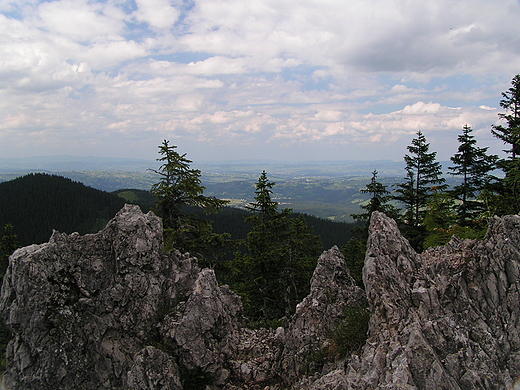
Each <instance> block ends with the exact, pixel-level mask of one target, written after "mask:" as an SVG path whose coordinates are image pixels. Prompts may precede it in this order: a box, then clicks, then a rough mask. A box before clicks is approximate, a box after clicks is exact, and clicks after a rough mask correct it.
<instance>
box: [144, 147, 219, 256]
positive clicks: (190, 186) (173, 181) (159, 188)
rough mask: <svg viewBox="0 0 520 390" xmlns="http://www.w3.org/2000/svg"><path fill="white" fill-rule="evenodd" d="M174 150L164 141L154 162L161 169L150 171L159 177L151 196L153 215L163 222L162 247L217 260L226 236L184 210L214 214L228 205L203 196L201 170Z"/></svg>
mask: <svg viewBox="0 0 520 390" xmlns="http://www.w3.org/2000/svg"><path fill="white" fill-rule="evenodd" d="M176 149H177V146H175V145H170V144H169V142H168V141H167V140H164V141H163V143H162V145H160V146H159V154H161V155H162V157H160V158H158V159H157V161H160V162H162V165H161V167H160V168H159V170H155V169H152V171H153V172H155V173H157V174H158V175H159V176H160V180H159V182H158V183H156V184H154V185H153V187H152V190H151V192H152V194H153V195H155V197H156V199H157V206H156V211H157V213H158V214H159V215H160V216H161V217H162V219H163V224H164V232H165V234H164V235H165V246H166V249H167V250H168V249H178V250H180V251H181V252H190V253H192V254H193V255H196V256H199V257H202V258H204V259H205V260H206V261H209V260H210V259H211V258H214V257H216V256H218V254H219V253H220V252H221V249H222V246H223V245H225V244H226V243H227V241H228V240H229V236H228V235H218V234H216V233H213V229H212V226H211V221H209V220H206V219H200V218H197V217H196V216H194V215H190V214H186V212H185V209H186V206H196V207H200V208H203V209H204V210H205V211H206V212H216V211H218V210H219V209H220V208H222V207H223V206H224V205H225V204H227V203H228V201H225V200H220V199H217V198H215V197H213V196H210V197H208V196H205V195H204V190H205V189H206V188H205V187H204V186H203V185H202V181H201V179H200V177H201V172H200V170H198V169H193V168H191V167H190V164H191V163H192V161H191V160H188V159H187V158H186V154H182V155H181V154H179V153H178V152H177V151H176Z"/></svg>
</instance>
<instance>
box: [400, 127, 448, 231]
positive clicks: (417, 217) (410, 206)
mask: <svg viewBox="0 0 520 390" xmlns="http://www.w3.org/2000/svg"><path fill="white" fill-rule="evenodd" d="M407 149H408V151H409V152H410V154H406V155H405V156H404V161H405V163H406V167H405V170H406V181H405V182H403V183H400V184H397V187H398V189H397V190H396V193H397V194H398V195H396V196H394V199H396V200H398V201H400V202H402V203H403V204H404V205H405V207H406V210H405V215H404V217H405V223H407V224H408V225H410V226H413V227H416V226H419V225H420V224H421V223H422V220H423V218H424V214H425V207H426V205H427V203H428V199H429V197H430V196H431V195H432V194H433V193H434V192H436V191H440V190H443V189H445V188H446V186H445V185H444V182H445V181H446V180H445V179H444V178H443V177H442V166H441V164H440V163H439V162H437V161H436V157H437V152H430V144H429V143H427V142H426V137H425V136H424V134H423V133H422V132H421V131H418V132H417V138H414V139H413V140H412V144H411V145H409V146H408V147H407Z"/></svg>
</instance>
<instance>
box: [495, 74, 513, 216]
mask: <svg viewBox="0 0 520 390" xmlns="http://www.w3.org/2000/svg"><path fill="white" fill-rule="evenodd" d="M511 84H512V86H511V88H509V89H508V90H507V91H506V92H503V93H502V97H503V99H502V100H501V101H500V107H502V108H503V109H504V110H506V112H504V113H500V114H498V116H499V118H500V119H502V120H504V121H505V125H494V126H492V129H491V133H492V134H493V135H494V136H495V137H497V138H498V139H500V140H502V141H503V142H504V144H505V145H508V148H507V149H505V150H504V151H505V152H506V153H507V154H508V155H509V157H508V158H506V159H501V160H499V161H498V166H499V167H500V168H502V170H503V171H504V172H505V174H506V177H505V180H504V183H503V184H504V185H505V186H504V190H505V191H500V192H502V194H500V196H499V198H501V202H502V203H503V204H509V205H511V206H512V208H510V209H509V210H504V212H510V213H518V212H520V199H519V196H520V74H518V75H516V76H515V77H514V78H513V80H512V81H511Z"/></svg>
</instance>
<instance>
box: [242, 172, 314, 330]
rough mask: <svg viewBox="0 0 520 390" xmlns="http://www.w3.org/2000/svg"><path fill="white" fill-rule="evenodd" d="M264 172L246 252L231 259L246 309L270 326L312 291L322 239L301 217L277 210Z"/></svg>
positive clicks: (289, 312)
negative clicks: (310, 281) (310, 287)
mask: <svg viewBox="0 0 520 390" xmlns="http://www.w3.org/2000/svg"><path fill="white" fill-rule="evenodd" d="M274 184H275V183H273V182H270V181H269V179H268V178H267V174H266V172H265V171H264V172H262V175H261V176H260V178H259V179H258V182H257V183H256V190H255V197H254V202H252V203H250V205H249V206H248V209H249V210H251V211H252V212H253V214H252V215H251V216H250V217H247V218H246V221H247V222H249V223H251V231H250V232H249V233H248V235H247V239H246V246H247V249H248V250H247V252H246V253H241V252H239V253H237V254H236V256H235V260H234V261H233V264H232V271H233V275H232V282H233V288H234V290H235V291H237V292H238V293H239V294H240V295H241V296H242V298H243V302H244V311H245V313H246V315H247V316H248V317H249V318H250V319H251V320H253V321H256V322H260V323H262V324H264V325H268V324H269V323H270V322H271V321H275V320H278V319H280V318H282V317H283V316H287V315H290V314H292V313H293V312H294V309H295V307H296V304H297V303H298V302H299V301H300V300H301V299H303V298H304V297H305V296H306V295H307V294H308V288H309V280H310V278H311V276H312V272H313V270H314V267H315V265H316V260H317V257H318V256H319V253H320V251H321V242H320V240H319V238H318V237H317V236H315V235H314V234H313V233H312V232H311V229H310V228H309V227H308V226H307V224H306V222H305V219H304V218H303V216H300V217H296V218H295V216H294V215H292V211H291V210H290V209H283V210H282V211H279V210H278V202H276V201H273V200H272V198H271V194H272V190H271V188H272V187H273V186H274Z"/></svg>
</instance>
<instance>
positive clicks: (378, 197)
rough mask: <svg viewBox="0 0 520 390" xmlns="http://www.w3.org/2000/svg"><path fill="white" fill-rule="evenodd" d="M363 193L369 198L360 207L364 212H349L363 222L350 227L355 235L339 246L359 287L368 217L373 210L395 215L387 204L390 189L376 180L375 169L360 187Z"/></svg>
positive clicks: (361, 281) (366, 238)
mask: <svg viewBox="0 0 520 390" xmlns="http://www.w3.org/2000/svg"><path fill="white" fill-rule="evenodd" d="M360 192H362V193H363V194H369V195H370V199H369V200H368V202H367V203H366V204H364V205H361V206H360V207H361V208H362V209H363V210H365V212H364V213H360V214H351V217H352V218H353V219H354V220H357V221H361V222H363V226H362V227H355V228H352V229H351V233H354V234H356V233H357V237H356V236H354V237H352V238H351V239H350V240H349V241H348V242H347V244H345V245H344V246H343V247H342V248H341V252H342V253H343V255H344V256H345V262H346V263H347V266H348V269H349V271H350V274H351V276H352V277H353V278H354V280H355V281H356V284H357V285H358V286H360V287H362V286H363V265H364V262H365V252H366V244H367V240H368V224H369V221H370V217H371V215H372V213H373V212H374V211H380V212H383V213H385V214H386V215H388V216H389V217H391V218H396V217H397V210H396V209H395V207H394V206H392V205H391V204H389V203H388V202H389V201H390V199H391V197H390V191H388V190H387V189H386V186H385V185H383V184H382V183H381V182H379V181H378V180H377V170H374V171H372V178H371V179H370V183H368V184H367V185H366V186H365V188H363V189H361V190H360Z"/></svg>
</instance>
